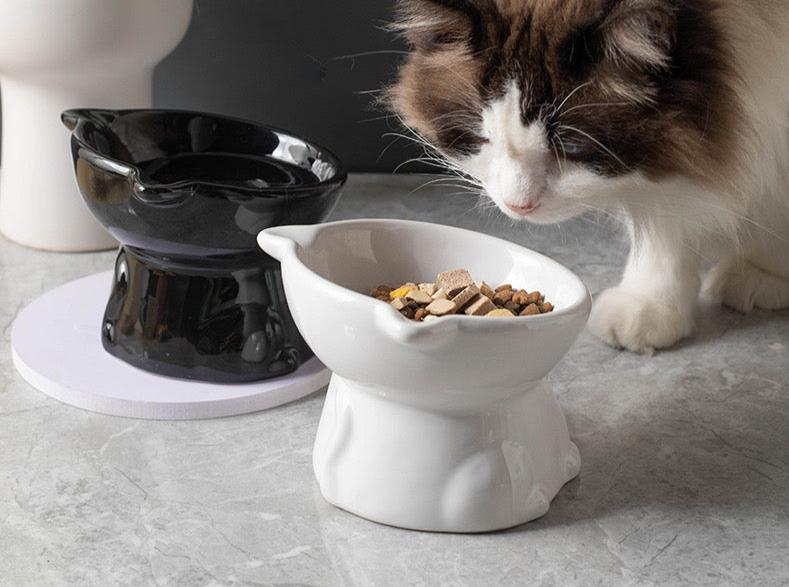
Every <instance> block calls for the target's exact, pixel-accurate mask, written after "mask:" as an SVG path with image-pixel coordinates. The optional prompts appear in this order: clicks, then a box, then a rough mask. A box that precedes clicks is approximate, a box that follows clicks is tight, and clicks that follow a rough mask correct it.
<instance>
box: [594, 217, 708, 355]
mask: <svg viewBox="0 0 789 587" xmlns="http://www.w3.org/2000/svg"><path fill="white" fill-rule="evenodd" d="M631 240H632V247H631V250H630V256H629V258H628V262H627V266H626V268H625V272H624V276H623V278H622V282H621V283H620V284H619V285H618V286H617V287H613V288H611V289H607V290H605V291H603V292H602V293H601V294H600V295H599V296H598V297H597V299H596V300H595V303H594V306H593V308H592V316H591V318H590V320H589V329H590V330H591V331H592V333H593V334H595V335H596V336H598V337H599V338H601V339H602V340H603V341H605V342H606V343H608V344H609V345H611V346H614V347H617V348H625V349H629V350H631V351H634V352H638V353H645V354H652V353H653V352H654V351H655V349H660V348H666V347H670V346H672V345H674V344H675V343H677V342H678V341H679V340H681V339H683V338H685V337H687V336H689V335H690V334H691V333H692V332H693V326H694V313H695V308H696V301H697V298H698V294H699V287H700V280H699V259H698V256H697V254H696V253H695V252H694V251H693V250H692V249H691V248H689V247H688V246H687V245H686V242H685V239H684V238H683V237H682V235H681V234H678V233H677V231H676V230H672V229H670V228H668V227H660V226H652V227H650V228H649V229H648V230H634V229H632V228H631Z"/></svg>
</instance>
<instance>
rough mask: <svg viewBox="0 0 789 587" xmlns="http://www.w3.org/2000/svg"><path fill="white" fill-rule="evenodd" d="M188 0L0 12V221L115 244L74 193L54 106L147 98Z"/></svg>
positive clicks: (127, 0)
mask: <svg viewBox="0 0 789 587" xmlns="http://www.w3.org/2000/svg"><path fill="white" fill-rule="evenodd" d="M191 13H192V0H167V2H161V1H160V0H78V1H77V2H63V1H62V0H25V2H20V3H16V4H15V5H14V7H13V10H7V11H6V14H4V19H3V21H2V22H0V91H2V112H3V133H2V154H3V161H2V167H0V231H2V233H3V234H4V235H5V236H7V237H8V238H9V239H11V240H13V241H16V242H17V243H19V244H22V245H25V246H29V247H33V248H36V249H45V250H52V251H92V250H103V249H109V248H113V247H115V246H117V243H116V241H115V240H114V239H113V238H112V237H111V236H110V235H109V234H108V233H107V232H106V231H105V230H104V228H102V227H101V225H100V224H99V223H98V222H97V221H96V220H94V218H93V216H92V215H91V214H90V212H89V211H88V208H87V206H86V205H85V204H84V203H83V201H82V196H80V193H79V190H78V189H77V184H76V181H75V179H74V167H73V164H72V161H71V157H70V154H69V136H70V134H69V132H68V130H67V129H66V128H64V126H63V124H62V123H61V122H60V114H61V112H63V111H64V110H67V109H69V108H88V107H92V108H149V107H150V106H151V103H152V94H153V91H152V88H153V83H152V81H153V70H154V66H155V65H156V64H157V63H158V62H159V61H160V60H161V59H162V58H163V57H164V56H165V55H167V54H168V53H169V52H170V51H172V50H173V49H174V48H175V46H176V45H177V44H178V43H179V42H180V40H181V38H182V37H183V35H184V33H185V32H186V29H187V27H188V25H189V20H190V17H191Z"/></svg>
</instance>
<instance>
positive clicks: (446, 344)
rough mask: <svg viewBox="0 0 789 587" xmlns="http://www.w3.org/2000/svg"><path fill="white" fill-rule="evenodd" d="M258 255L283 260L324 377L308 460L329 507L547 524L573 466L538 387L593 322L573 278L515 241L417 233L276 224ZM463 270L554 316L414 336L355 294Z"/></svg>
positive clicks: (409, 327) (453, 524) (401, 522)
mask: <svg viewBox="0 0 789 587" xmlns="http://www.w3.org/2000/svg"><path fill="white" fill-rule="evenodd" d="M258 242H259V244H260V246H261V247H262V248H263V250H264V251H266V252H267V253H269V254H270V255H272V256H273V257H275V258H277V259H278V260H280V261H281V262H282V277H283V282H284V288H285V294H286V296H287V299H288V304H289V306H290V308H291V311H292V313H293V317H294V319H295V321H296V325H297V326H298V328H299V330H300V331H301V333H302V335H303V336H304V338H305V339H306V341H307V343H308V344H309V345H310V346H311V347H312V349H313V350H314V351H315V354H316V355H317V356H318V357H319V358H320V360H321V361H323V362H324V364H326V365H327V366H328V367H329V368H330V369H331V370H332V371H333V373H334V374H333V376H332V380H331V383H330V385H329V392H328V396H327V398H326V403H325V405H324V408H323V415H322V416H321V421H320V425H319V428H318V434H317V437H316V440H315V449H314V454H313V465H314V467H315V475H316V477H317V479H318V484H319V486H320V490H321V492H322V493H323V496H324V497H325V498H326V499H327V500H328V501H329V502H330V503H332V504H334V505H336V506H338V507H340V508H342V509H345V510H347V511H350V512H353V513H355V514H358V515H360V516H363V517H365V518H368V519H370V520H374V521H376V522H382V523H384V524H390V525H393V526H400V527H403V528H413V529H419V530H435V531H446V532H484V531H490V530H497V529H502V528H508V527H511V526H516V525H518V524H522V523H524V522H527V521H529V520H533V519H535V518H538V517H540V516H542V515H543V514H545V513H546V512H547V511H548V507H549V504H550V502H551V500H552V499H553V498H554V496H555V495H556V494H557V492H558V491H559V489H560V488H561V487H562V485H564V484H565V483H566V482H567V481H569V480H570V479H572V478H573V477H575V476H576V475H577V474H578V471H579V468H580V458H579V454H578V449H577V448H576V446H575V445H574V444H573V443H572V442H571V440H570V436H569V433H568V430H567V424H566V422H565V419H564V415H563V413H562V410H561V408H560V406H559V403H558V402H557V401H556V398H555V397H554V395H553V393H552V392H551V390H550V387H549V385H548V383H547V382H546V381H545V377H546V375H548V373H549V372H550V371H551V369H552V368H553V367H554V366H555V365H556V363H557V362H558V361H559V360H560V359H561V358H562V356H564V354H565V353H566V352H567V350H568V349H569V348H570V345H572V343H573V341H574V340H575V338H576V336H577V335H578V333H579V332H580V331H581V330H582V329H583V327H584V324H585V323H586V319H587V317H588V315H589V310H590V308H591V297H590V295H589V292H588V290H587V289H586V287H585V286H584V284H583V283H582V282H581V280H580V279H579V278H578V277H576V276H575V275H574V274H573V273H572V272H571V271H569V270H568V269H566V268H564V267H563V266H561V265H560V264H558V263H556V262H555V261H552V260H551V259H549V258H547V257H545V256H543V255H540V254H538V253H535V252H533V251H530V250H528V249H526V248H523V247H520V246H518V245H515V244H513V243H510V242H507V241H503V240H500V239H497V238H493V237H490V236H486V235H483V234H479V233H475V232H470V231H467V230H462V229H459V228H453V227H449V226H441V225H436V224H426V223H421V222H408V221H402V220H352V221H344V222H334V223H327V224H322V225H317V226H282V227H275V228H270V229H267V230H264V231H263V232H262V233H260V235H259V237H258ZM461 267H462V268H465V269H468V270H469V271H471V274H472V275H473V276H474V277H475V278H476V279H480V280H481V279H484V280H485V281H487V282H489V283H505V282H506V283H512V284H513V285H515V286H516V287H523V288H526V289H529V290H534V289H539V290H540V291H541V292H543V293H544V294H545V296H546V299H548V300H550V301H552V302H553V303H554V305H555V308H556V309H555V311H554V312H553V313H551V314H544V315H540V316H534V317H529V318H516V317H513V318H478V317H468V316H450V317H444V318H441V319H439V320H433V321H431V322H427V323H421V322H411V321H409V320H407V319H406V318H404V317H402V316H401V315H400V314H399V313H398V312H397V311H396V310H394V309H393V308H392V307H390V306H389V305H388V304H386V303H383V302H381V301H378V300H375V299H373V298H370V297H368V295H367V292H368V291H369V290H370V289H371V288H372V287H374V286H376V285H378V284H382V283H388V284H395V285H396V284H398V283H403V282H406V281H433V280H434V278H435V276H436V274H437V273H438V272H439V271H445V270H448V269H455V268H461Z"/></svg>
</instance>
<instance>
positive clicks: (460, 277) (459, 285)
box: [436, 269, 474, 297]
mask: <svg viewBox="0 0 789 587" xmlns="http://www.w3.org/2000/svg"><path fill="white" fill-rule="evenodd" d="M473 283H474V280H473V279H472V278H471V273H469V272H468V271H467V270H466V269H453V270H452V271H444V272H443V273H439V274H438V276H437V277H436V287H438V288H443V289H444V291H445V292H447V295H448V296H449V297H452V296H453V295H455V294H456V293H457V292H459V291H461V290H463V289H465V288H466V287H468V286H469V285H473Z"/></svg>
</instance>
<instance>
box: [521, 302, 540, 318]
mask: <svg viewBox="0 0 789 587" xmlns="http://www.w3.org/2000/svg"><path fill="white" fill-rule="evenodd" d="M539 313H540V308H539V306H537V304H529V305H528V306H526V307H525V308H524V309H523V312H521V313H520V315H521V316H536V315H537V314H539Z"/></svg>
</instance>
